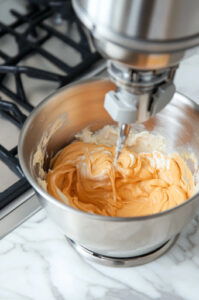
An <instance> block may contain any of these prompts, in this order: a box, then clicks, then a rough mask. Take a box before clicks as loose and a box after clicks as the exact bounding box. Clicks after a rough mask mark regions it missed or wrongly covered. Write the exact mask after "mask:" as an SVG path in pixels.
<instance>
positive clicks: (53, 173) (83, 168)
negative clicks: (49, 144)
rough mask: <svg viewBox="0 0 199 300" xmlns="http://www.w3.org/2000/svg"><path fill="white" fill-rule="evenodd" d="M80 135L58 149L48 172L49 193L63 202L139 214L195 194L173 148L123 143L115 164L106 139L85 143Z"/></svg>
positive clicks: (113, 213)
mask: <svg viewBox="0 0 199 300" xmlns="http://www.w3.org/2000/svg"><path fill="white" fill-rule="evenodd" d="M151 136H152V135H151ZM152 138H153V137H152ZM83 140H84V141H82V140H80V141H75V142H73V143H72V144H70V145H68V146H66V147H65V148H63V149H62V150H61V151H60V152H59V153H58V154H57V155H56V157H55V158H54V159H53V161H52V166H51V169H50V170H49V172H48V174H47V179H46V181H47V190H48V192H49V193H50V194H51V195H52V196H54V197H55V198H57V199H58V200H60V201H63V202H65V203H66V204H69V205H71V206H73V207H75V208H78V209H80V210H83V211H86V212H91V213H96V214H101V215H106V216H118V217H130V216H143V215H149V214H154V213H158V212H161V211H164V210H167V209H170V208H172V207H174V206H177V205H179V204H181V203H183V202H184V201H186V200H187V199H188V198H190V197H191V196H192V195H193V194H194V190H195V185H194V179H193V175H192V173H191V171H190V169H189V168H188V166H187V164H186V162H185V161H184V160H183V159H182V157H181V156H180V155H179V154H177V153H174V154H170V155H166V154H163V153H162V152H161V151H154V150H153V151H151V152H136V151H135V150H137V149H138V148H140V147H141V146H142V145H141V144H142V143H141V144H140V145H138V144H139V143H137V144H136V143H134V146H132V145H131V146H129V145H128V143H127V147H126V148H124V149H123V151H122V153H121V155H120V157H119V160H118V163H117V166H116V167H115V166H114V165H113V160H114V153H115V147H114V146H111V145H107V144H113V141H110V138H108V139H107V142H106V141H104V143H103V144H100V143H96V136H93V140H92V138H90V141H91V142H89V143H88V136H87V139H86V138H84V139H83ZM86 140H87V142H86ZM138 142H139V141H138ZM105 144H106V145H105ZM145 144H146V141H145ZM136 147H138V148H136ZM141 148H142V147H141ZM148 148H150V147H149V145H148Z"/></svg>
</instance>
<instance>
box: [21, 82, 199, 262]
mask: <svg viewBox="0 0 199 300" xmlns="http://www.w3.org/2000/svg"><path fill="white" fill-rule="evenodd" d="M113 88H114V85H113V84H112V83H111V82H110V81H109V80H108V79H94V80H90V81H84V82H80V83H77V84H74V85H71V86H69V87H66V88H62V89H61V90H59V91H58V92H56V93H55V94H53V95H52V96H50V97H48V98H47V99H46V100H44V101H43V102H42V103H41V104H40V105H39V106H38V107H37V108H36V109H35V110H34V111H33V112H32V114H31V115H30V117H29V118H28V119H27V121H26V123H25V125H24V127H23V130H22V133H21V136H20V141H19V159H20V163H21V166H22V169H23V172H24V174H25V176H26V177H27V179H28V181H29V182H30V184H31V185H32V186H33V188H34V189H35V191H36V193H37V195H38V197H39V199H40V200H41V203H42V204H43V206H44V207H45V208H46V210H47V212H48V214H49V216H50V217H51V218H52V219H53V220H54V221H55V222H56V223H57V224H58V225H59V227H60V228H61V229H62V231H63V233H64V234H65V235H66V236H67V237H68V238H69V239H72V240H73V241H75V242H76V243H77V244H78V245H81V246H83V247H85V248H87V249H89V250H91V251H93V252H95V253H98V254H101V255H105V256H111V257H122V258H124V257H131V256H137V255H143V254H146V253H149V252H151V251H153V250H154V249H156V248H158V247H160V246H161V245H163V244H164V243H165V242H167V241H168V240H170V239H172V238H173V237H175V236H176V235H177V234H178V233H179V232H181V230H182V229H183V227H184V226H185V225H186V224H187V223H188V222H189V221H190V220H191V219H192V217H193V216H194V214H195V213H196V210H197V208H198V206H199V196H198V194H197V195H195V196H194V197H193V198H192V199H190V200H188V201H187V202H185V203H183V204H182V205H180V206H178V207H175V208H173V209H170V210H167V211H165V212H162V213H159V214H154V215H150V216H143V217H131V218H114V217H105V216H101V215H95V214H90V213H85V212H83V211H80V210H77V209H74V208H72V207H69V206H67V205H65V204H63V203H62V202H60V201H58V200H56V199H55V198H53V197H52V196H50V195H49V194H48V193H47V192H46V191H45V190H44V189H43V188H42V187H41V186H40V184H39V183H38V181H37V176H38V165H37V164H34V160H35V157H34V153H35V152H36V151H38V150H39V154H40V155H41V156H42V155H43V156H45V159H44V169H45V170H46V169H47V168H48V166H49V161H50V158H51V157H52V156H53V155H54V153H56V152H57V151H58V150H59V149H60V148H62V147H63V146H64V145H66V144H67V143H68V142H70V140H71V139H72V138H73V136H74V134H75V133H76V132H79V131H80V130H81V129H83V128H85V127H87V126H91V128H92V129H93V130H96V129H98V128H101V127H102V126H104V125H105V124H112V123H113V121H112V120H111V119H110V117H109V115H108V114H107V112H106V111H105V110H104V108H103V101H104V95H105V93H106V92H107V91H108V90H110V89H113ZM144 126H145V127H146V129H147V130H148V131H150V132H157V133H161V134H162V135H163V136H165V137H166V139H167V142H168V150H169V151H172V150H178V151H191V152H193V153H195V154H196V155H197V153H198V151H199V132H198V128H199V110H198V106H197V105H196V104H195V103H193V102H192V101H191V100H189V99H187V98H186V97H184V96H182V95H180V94H178V93H176V94H175V95H174V98H173V100H172V101H171V103H170V104H169V105H168V106H167V107H166V108H165V109H164V110H163V111H162V112H161V113H160V114H158V115H157V116H156V117H155V118H154V119H151V120H150V121H148V122H147V123H145V124H144ZM49 135H50V136H49ZM41 141H42V142H41ZM38 145H39V146H38Z"/></svg>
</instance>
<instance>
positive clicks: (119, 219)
mask: <svg viewBox="0 0 199 300" xmlns="http://www.w3.org/2000/svg"><path fill="white" fill-rule="evenodd" d="M95 81H110V80H109V78H108V77H95V78H91V79H87V78H86V79H81V80H77V81H75V82H73V83H71V84H68V85H67V86H63V87H62V88H60V89H58V90H56V91H55V92H53V93H51V94H50V95H48V96H47V97H46V98H44V100H43V101H42V102H41V103H40V104H39V105H38V106H37V107H35V108H34V109H33V111H32V112H31V114H30V115H29V116H28V118H27V119H26V121H25V123H24V125H23V127H22V130H21V132H20V135H19V142H18V157H19V161H20V165H21V168H22V170H23V172H24V175H25V177H26V179H27V180H28V181H29V183H30V184H31V186H32V187H33V188H34V190H36V192H37V193H38V194H39V195H40V196H42V197H43V198H44V199H45V200H47V201H49V202H50V203H52V204H54V205H56V206H58V207H59V208H61V209H63V210H66V211H68V212H72V213H78V214H80V215H82V216H85V217H89V218H91V219H95V220H100V221H107V222H133V221H134V222H135V221H136V222H137V221H144V220H149V219H155V218H158V217H161V216H166V215H168V214H170V213H174V212H175V211H176V210H178V209H179V208H181V207H183V206H185V205H188V204H189V203H190V202H193V201H194V200H195V199H196V198H197V197H198V194H199V193H196V194H195V195H194V196H193V197H191V198H190V199H188V200H187V201H185V202H183V203H182V204H180V205H178V206H175V207H173V208H171V209H167V210H165V211H163V212H160V213H155V214H150V215H144V216H138V217H110V216H104V215H98V214H93V213H89V212H85V211H82V210H79V209H76V208H74V207H72V206H69V205H67V204H65V203H63V202H61V201H59V200H58V199H56V198H54V197H52V196H51V195H50V194H49V193H47V192H46V191H45V190H44V189H43V188H42V187H41V186H40V185H39V184H38V182H37V181H36V179H35V178H34V177H33V176H32V175H31V173H30V171H29V169H28V168H27V166H26V163H25V161H24V158H23V144H24V138H25V136H26V133H27V130H28V129H29V126H30V124H31V123H32V120H33V119H34V118H35V117H36V115H37V114H38V113H39V111H40V110H41V109H42V108H43V107H44V106H46V104H47V103H48V102H50V101H53V100H54V96H56V95H57V94H59V93H61V92H63V91H64V90H67V89H68V88H71V87H73V86H76V85H79V84H84V83H91V82H95ZM110 82H111V81H110ZM176 94H177V95H179V96H180V97H183V98H185V99H186V100H188V101H189V102H190V103H191V104H192V105H194V106H195V105H196V103H195V102H194V101H192V100H191V99H189V98H188V97H187V96H185V95H183V94H181V93H179V92H176V93H175V95H176ZM168 105H172V104H168Z"/></svg>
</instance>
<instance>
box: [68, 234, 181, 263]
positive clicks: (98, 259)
mask: <svg viewBox="0 0 199 300" xmlns="http://www.w3.org/2000/svg"><path fill="white" fill-rule="evenodd" d="M178 237H179V234H177V235H176V236H174V237H173V238H171V239H170V240H168V241H167V242H166V243H164V244H163V245H161V246H160V247H158V248H157V249H156V250H153V251H152V252H150V253H146V254H144V255H139V256H132V257H111V256H105V255H101V254H98V253H96V252H93V251H91V250H89V249H87V248H85V247H83V246H81V245H79V244H78V243H76V242H74V241H73V240H71V239H69V238H67V237H66V239H67V241H68V242H69V244H70V245H71V246H72V247H73V248H74V249H75V250H76V251H77V253H78V254H79V255H80V256H81V257H83V258H84V259H86V260H88V261H90V262H95V263H98V264H101V265H105V266H109V267H136V266H139V265H144V264H147V263H149V262H152V261H153V260H155V259H157V258H159V257H160V256H162V255H163V254H165V253H166V252H167V251H168V250H169V249H170V248H171V247H172V246H173V245H174V244H175V242H176V240H177V239H178Z"/></svg>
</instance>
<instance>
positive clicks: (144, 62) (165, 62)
mask: <svg viewBox="0 0 199 300" xmlns="http://www.w3.org/2000/svg"><path fill="white" fill-rule="evenodd" d="M73 5H74V8H75V10H76V13H77V15H78V16H79V18H80V19H81V20H82V22H83V23H84V24H85V25H86V26H87V27H88V28H89V29H90V30H91V32H92V34H93V36H94V38H95V43H96V46H97V48H98V49H99V50H100V51H101V52H102V53H103V54H104V55H105V56H106V57H107V58H111V59H113V60H116V61H120V62H124V63H126V64H129V65H131V66H132V67H133V68H138V69H142V68H143V69H157V68H164V67H167V66H170V65H176V64H177V63H178V62H179V61H180V60H181V59H182V57H183V55H184V49H188V48H191V47H193V46H196V45H198V44H199V21H198V10H199V1H198V0H190V1H187V0H175V1H173V0H168V1H164V0H125V1H123V0H101V1H98V0H73ZM185 18H186V21H185Z"/></svg>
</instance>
